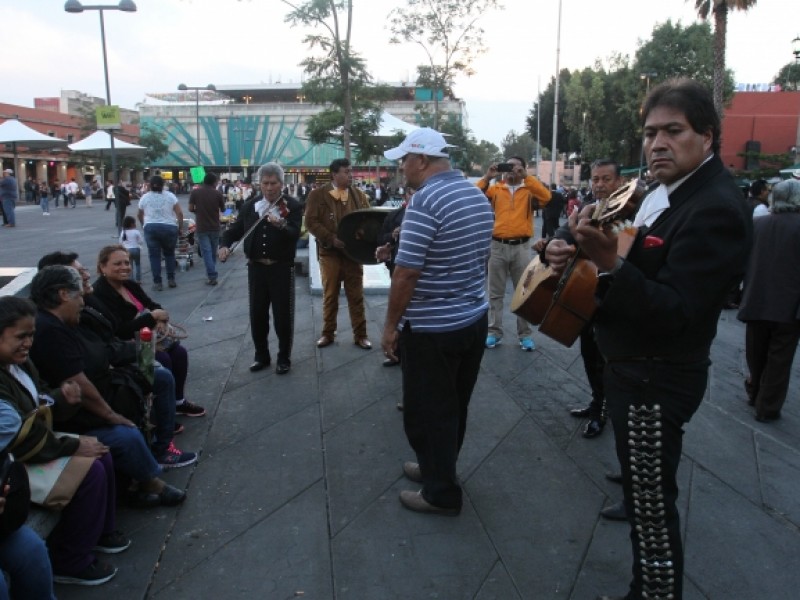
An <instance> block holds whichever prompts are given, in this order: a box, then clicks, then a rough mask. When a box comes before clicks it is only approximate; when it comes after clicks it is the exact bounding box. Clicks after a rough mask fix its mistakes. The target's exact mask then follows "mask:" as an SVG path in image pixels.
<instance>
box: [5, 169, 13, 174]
mask: <svg viewBox="0 0 800 600" xmlns="http://www.w3.org/2000/svg"><path fill="white" fill-rule="evenodd" d="M3 173H11V174H12V175H13V174H14V169H3Z"/></svg>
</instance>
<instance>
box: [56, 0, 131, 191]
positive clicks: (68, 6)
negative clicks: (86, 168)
mask: <svg viewBox="0 0 800 600" xmlns="http://www.w3.org/2000/svg"><path fill="white" fill-rule="evenodd" d="M64 10H65V11H66V12H68V13H82V12H83V11H85V10H96V11H98V12H99V13H100V39H101V40H102V45H103V74H104V76H105V80H106V104H107V105H108V106H111V85H110V84H109V82H108V56H107V54H106V23H105V20H104V18H103V11H104V10H120V11H122V12H136V4H134V2H133V0H120V2H119V3H118V4H91V5H86V6H84V5H83V4H81V3H80V2H79V1H78V0H67V2H66V3H65V4H64ZM108 137H109V140H110V144H111V148H110V149H111V177H112V179H113V180H114V184H115V185H119V177H118V176H117V153H116V151H115V150H114V136H113V135H112V134H109V136H108ZM103 183H104V184H105V182H103Z"/></svg>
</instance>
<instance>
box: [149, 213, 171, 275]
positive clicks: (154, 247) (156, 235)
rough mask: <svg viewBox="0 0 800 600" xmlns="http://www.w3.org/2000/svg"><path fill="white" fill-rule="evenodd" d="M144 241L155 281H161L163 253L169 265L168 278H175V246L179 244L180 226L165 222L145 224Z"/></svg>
mask: <svg viewBox="0 0 800 600" xmlns="http://www.w3.org/2000/svg"><path fill="white" fill-rule="evenodd" d="M144 241H145V243H147V253H148V254H149V256H150V271H151V273H152V275H153V283H161V253H162V252H163V253H164V259H165V261H164V262H165V263H166V266H167V279H168V280H169V281H173V280H174V279H175V246H176V245H177V244H178V227H177V226H176V225H166V224H164V223H148V224H147V225H145V226H144Z"/></svg>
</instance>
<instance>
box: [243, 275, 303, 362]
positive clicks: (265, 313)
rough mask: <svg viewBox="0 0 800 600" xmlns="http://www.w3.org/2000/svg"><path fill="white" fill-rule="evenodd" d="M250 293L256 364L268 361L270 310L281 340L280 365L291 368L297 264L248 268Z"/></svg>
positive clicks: (251, 329) (251, 328) (251, 327)
mask: <svg viewBox="0 0 800 600" xmlns="http://www.w3.org/2000/svg"><path fill="white" fill-rule="evenodd" d="M247 282H248V288H249V292H250V334H251V335H252V336H253V345H254V346H255V358H256V360H263V361H266V360H269V359H270V354H269V342H268V339H267V338H268V336H269V309H270V306H272V322H273V324H274V326H275V334H276V335H277V336H278V362H279V363H286V364H291V357H292V341H293V338H294V264H292V263H277V264H274V265H264V264H261V263H258V262H253V261H251V262H250V263H249V264H248V266H247Z"/></svg>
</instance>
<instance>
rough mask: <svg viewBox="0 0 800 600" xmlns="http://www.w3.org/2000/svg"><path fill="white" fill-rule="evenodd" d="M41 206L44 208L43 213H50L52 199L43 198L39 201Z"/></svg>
mask: <svg viewBox="0 0 800 600" xmlns="http://www.w3.org/2000/svg"><path fill="white" fill-rule="evenodd" d="M39 206H41V207H42V212H50V199H49V198H48V197H47V196H42V198H41V200H39Z"/></svg>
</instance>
